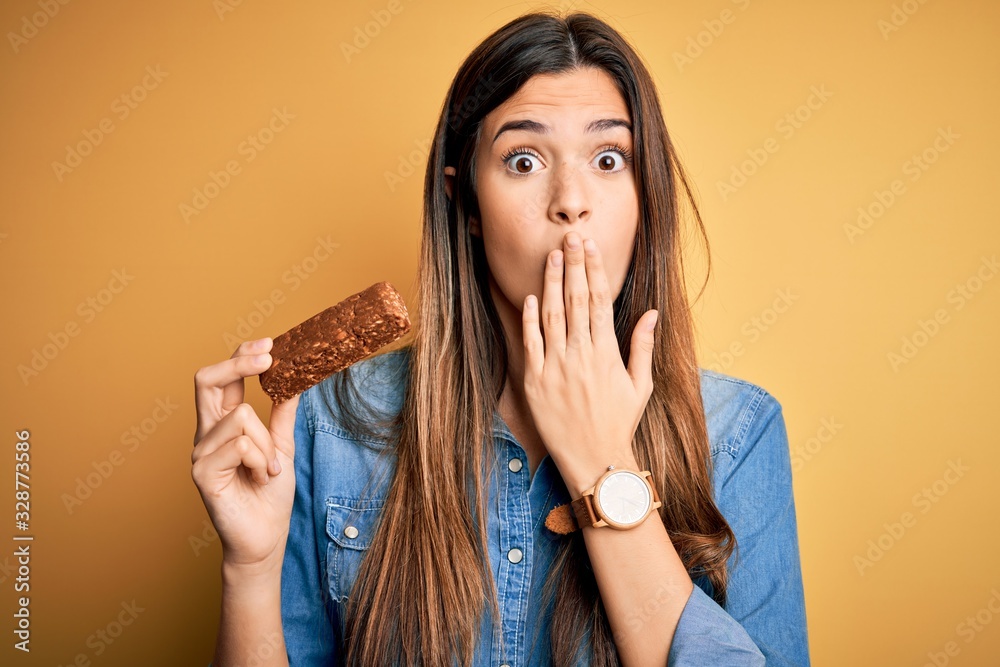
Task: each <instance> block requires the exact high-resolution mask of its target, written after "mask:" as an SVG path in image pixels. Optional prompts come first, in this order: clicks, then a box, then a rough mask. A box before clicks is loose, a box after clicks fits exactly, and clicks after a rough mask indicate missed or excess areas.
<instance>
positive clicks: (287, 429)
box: [191, 282, 410, 580]
mask: <svg viewBox="0 0 1000 667" xmlns="http://www.w3.org/2000/svg"><path fill="white" fill-rule="evenodd" d="M409 329H410V320H409V316H408V315H407V311H406V304H405V303H404V302H403V299H402V297H400V295H399V294H398V293H397V292H396V290H395V289H393V287H392V285H390V284H389V283H386V282H380V283H376V284H374V285H372V286H371V287H369V288H368V289H366V290H363V291H361V292H358V293H357V294H353V295H351V296H349V297H347V298H346V299H344V300H343V301H341V302H340V303H338V304H336V305H334V306H331V307H330V308H327V309H326V310H324V311H322V312H320V313H318V314H316V315H315V316H313V317H311V318H309V319H308V320H306V321H304V322H302V323H300V324H298V325H296V326H294V327H292V328H291V329H289V330H288V331H286V332H285V333H283V334H281V335H280V336H276V337H275V338H274V339H273V340H272V339H270V338H267V337H265V338H261V339H258V340H249V341H245V342H244V343H242V344H241V345H240V346H239V347H238V348H237V349H236V350H235V351H234V352H233V354H232V356H231V357H230V358H229V359H227V360H225V361H222V362H219V363H216V364H213V365H210V366H205V367H203V368H200V369H198V372H197V373H195V405H196V408H197V416H198V423H197V426H196V430H195V436H194V451H193V452H192V454H191V462H192V471H191V476H192V478H193V479H194V482H195V485H196V486H197V487H198V492H199V493H200V494H201V497H202V500H203V502H204V503H205V506H206V508H207V509H208V513H209V515H210V517H211V519H212V523H213V524H214V525H215V526H216V527H217V529H218V532H219V539H220V541H221V542H222V555H223V571H224V573H226V576H227V577H228V578H229V579H231V580H237V579H239V578H241V577H242V576H244V575H247V573H250V574H251V575H253V573H259V572H260V571H261V570H269V569H270V570H273V569H275V568H277V569H279V570H280V567H281V562H282V556H283V554H284V547H285V542H286V539H287V534H288V527H289V520H290V516H291V512H292V499H293V498H294V495H295V470H294V461H295V439H294V428H295V414H296V409H297V407H298V402H299V394H301V393H302V392H303V391H305V390H306V389H308V388H309V387H312V386H314V385H316V384H318V383H319V382H321V381H323V380H324V379H325V378H327V377H329V376H330V375H332V374H333V373H336V372H338V371H340V370H343V369H345V368H347V367H348V366H350V365H351V364H354V363H356V362H358V361H360V360H362V359H364V358H365V357H367V356H369V355H371V354H373V353H374V352H377V351H378V350H379V349H380V348H382V347H383V346H385V345H387V344H389V343H391V342H393V341H395V340H396V339H398V338H399V337H400V336H402V335H403V334H405V333H406V332H407V331H409ZM253 375H259V377H260V383H261V387H263V389H264V391H265V392H266V393H267V394H268V396H270V397H271V399H272V401H273V404H272V406H271V417H270V421H269V422H268V425H267V426H265V425H264V423H263V422H262V421H261V419H260V417H259V416H258V415H257V413H256V412H255V411H254V409H253V408H252V407H251V406H250V404H249V403H246V402H245V400H244V399H245V395H244V394H245V391H244V389H245V386H244V379H245V378H247V377H250V376H253Z"/></svg>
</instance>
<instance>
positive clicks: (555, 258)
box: [552, 252, 562, 266]
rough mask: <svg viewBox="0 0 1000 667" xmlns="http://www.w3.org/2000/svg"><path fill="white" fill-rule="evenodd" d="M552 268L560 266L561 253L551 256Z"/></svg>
mask: <svg viewBox="0 0 1000 667" xmlns="http://www.w3.org/2000/svg"><path fill="white" fill-rule="evenodd" d="M552 266H562V253H561V252H557V253H555V254H554V255H552Z"/></svg>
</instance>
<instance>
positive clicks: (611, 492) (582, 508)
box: [545, 465, 663, 535]
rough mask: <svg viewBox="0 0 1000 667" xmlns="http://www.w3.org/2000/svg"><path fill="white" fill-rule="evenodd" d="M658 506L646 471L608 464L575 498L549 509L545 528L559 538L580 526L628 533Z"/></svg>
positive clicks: (649, 476) (658, 500)
mask: <svg viewBox="0 0 1000 667" xmlns="http://www.w3.org/2000/svg"><path fill="white" fill-rule="evenodd" d="M662 504H663V503H661V502H660V496H659V494H658V493H657V492H656V487H655V486H654V485H653V483H652V473H650V471H648V470H643V471H641V472H639V471H636V470H627V469H621V470H618V469H615V467H614V466H613V465H611V466H608V469H607V471H606V472H605V473H604V474H603V475H601V477H600V479H598V480H597V483H596V484H594V486H592V487H590V488H589V489H587V490H585V491H584V492H583V493H582V494H581V495H580V497H579V498H577V499H576V500H574V501H573V502H571V503H570V504H569V505H560V506H558V507H555V508H553V509H552V511H550V512H549V515H548V517H546V519H545V525H546V527H548V528H549V530H551V531H553V532H556V533H560V534H562V535H566V534H568V533H572V532H573V531H574V530H577V529H578V528H579V527H580V526H592V527H594V528H602V527H605V526H607V527H608V528H614V529H616V530H628V529H630V528H635V527H636V526H638V525H639V524H641V523H642V522H643V521H645V520H646V518H647V517H648V516H649V515H650V514H651V513H652V512H653V510H655V509H656V508H658V507H660V506H661V505H662Z"/></svg>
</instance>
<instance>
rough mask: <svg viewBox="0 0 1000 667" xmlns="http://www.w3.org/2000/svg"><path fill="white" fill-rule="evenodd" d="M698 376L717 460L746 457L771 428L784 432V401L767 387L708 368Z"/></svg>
mask: <svg viewBox="0 0 1000 667" xmlns="http://www.w3.org/2000/svg"><path fill="white" fill-rule="evenodd" d="M699 375H700V378H701V398H702V404H703V406H704V409H705V425H706V428H707V429H708V440H709V444H710V449H711V455H712V458H713V460H714V461H715V462H716V463H723V462H724V459H729V460H732V461H738V460H741V459H743V458H744V457H746V456H747V454H748V452H749V451H750V450H751V449H753V448H754V446H755V445H756V444H757V443H758V442H759V441H760V440H761V438H762V436H763V435H764V434H765V432H767V431H768V429H772V430H773V429H774V428H775V427H776V426H778V425H780V426H781V429H782V435H784V423H783V416H782V408H781V403H780V402H779V401H778V399H777V398H775V397H774V396H773V395H772V394H771V393H770V392H768V391H767V390H766V389H764V388H763V387H761V386H759V385H757V384H754V383H752V382H749V381H748V380H744V379H741V378H737V377H733V376H731V375H726V374H724V373H719V372H717V371H712V370H708V369H705V368H700V369H699ZM776 420H777V421H778V422H780V424H778V423H776Z"/></svg>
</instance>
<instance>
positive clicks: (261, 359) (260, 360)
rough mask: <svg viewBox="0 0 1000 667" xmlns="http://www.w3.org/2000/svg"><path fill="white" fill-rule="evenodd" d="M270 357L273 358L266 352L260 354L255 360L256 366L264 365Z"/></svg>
mask: <svg viewBox="0 0 1000 667" xmlns="http://www.w3.org/2000/svg"><path fill="white" fill-rule="evenodd" d="M269 356H271V355H269V354H267V353H266V352H265V353H264V354H258V355H257V356H256V357H254V358H253V362H254V363H255V364H262V363H264V362H265V361H267V358H268V357H269Z"/></svg>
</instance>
